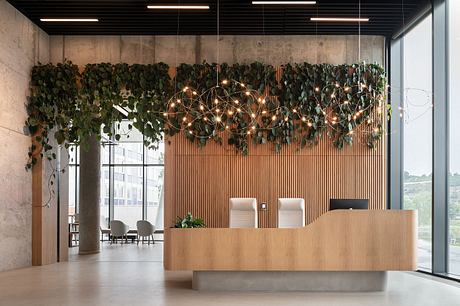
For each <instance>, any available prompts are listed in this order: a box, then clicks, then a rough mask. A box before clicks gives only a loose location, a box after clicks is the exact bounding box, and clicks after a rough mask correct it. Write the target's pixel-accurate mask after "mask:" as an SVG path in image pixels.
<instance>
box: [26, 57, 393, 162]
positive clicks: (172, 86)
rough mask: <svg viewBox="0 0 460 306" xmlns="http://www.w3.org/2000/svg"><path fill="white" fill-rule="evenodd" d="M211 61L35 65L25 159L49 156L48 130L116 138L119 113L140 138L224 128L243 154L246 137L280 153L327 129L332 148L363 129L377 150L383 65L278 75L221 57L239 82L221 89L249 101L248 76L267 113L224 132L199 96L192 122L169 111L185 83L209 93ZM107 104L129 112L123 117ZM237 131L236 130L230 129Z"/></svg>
mask: <svg viewBox="0 0 460 306" xmlns="http://www.w3.org/2000/svg"><path fill="white" fill-rule="evenodd" d="M216 68H217V65H216V64H208V63H203V64H195V65H188V64H181V65H180V66H179V67H177V71H176V77H175V79H171V78H170V76H169V74H168V69H169V67H168V66H167V65H166V64H164V63H158V64H149V65H139V64H134V65H128V64H109V63H101V64H88V65H86V67H85V68H84V70H83V71H82V72H79V69H78V67H77V66H75V65H73V64H72V63H71V62H65V63H62V64H58V65H51V64H47V65H38V66H35V67H34V68H33V70H32V82H31V85H32V88H31V96H30V99H29V103H28V106H27V107H28V113H29V117H28V119H27V121H26V125H27V126H28V128H29V130H30V132H31V133H32V134H33V135H34V138H35V142H34V143H35V144H34V145H33V146H32V147H31V148H30V150H29V162H28V165H27V166H28V167H29V168H30V167H32V165H33V164H34V163H35V162H36V156H35V153H36V152H37V151H38V152H40V154H42V156H43V155H44V154H45V155H46V157H47V158H49V159H52V158H53V157H54V156H53V155H52V154H51V155H50V154H47V153H49V152H51V149H52V146H51V145H50V138H51V137H53V138H54V139H55V140H56V141H57V143H58V144H63V145H65V146H68V145H69V144H70V143H75V144H82V145H83V146H84V145H85V140H86V139H88V137H89V136H90V135H97V136H98V137H101V133H102V132H104V133H106V134H108V135H109V136H114V137H115V139H119V138H120V135H117V134H115V132H114V131H113V129H112V127H113V124H114V123H117V122H120V121H121V120H123V119H124V118H127V119H130V120H131V121H132V122H133V126H134V127H135V128H137V129H138V130H139V131H141V132H142V133H143V134H144V135H145V139H146V145H147V146H155V145H156V144H157V143H158V141H159V140H161V139H162V135H163V133H165V134H166V135H170V136H172V135H175V134H177V133H179V132H187V131H189V132H190V133H185V135H186V137H188V138H189V139H190V140H191V141H194V142H197V144H198V145H199V146H204V145H206V143H207V141H209V140H213V141H216V142H218V143H222V137H221V135H222V134H223V133H225V132H227V133H228V134H229V137H228V142H229V144H231V145H233V146H234V147H235V149H236V151H238V152H242V153H243V154H247V153H248V143H249V142H250V141H252V142H254V143H255V144H265V143H272V144H273V145H274V148H275V150H276V151H279V150H281V148H282V146H283V145H286V144H292V143H296V144H298V145H299V147H300V148H304V147H306V146H311V145H315V144H316V143H317V142H318V141H319V139H320V138H322V137H324V136H328V137H330V138H331V139H332V141H333V142H334V144H335V146H336V147H337V148H342V147H343V146H344V145H345V144H352V143H353V139H354V137H365V141H364V142H365V143H366V145H367V146H368V147H369V148H374V147H375V144H376V143H377V142H378V140H379V139H380V138H381V136H382V129H383V127H382V116H381V115H380V113H381V111H382V110H381V109H382V103H383V101H384V98H385V89H386V76H385V72H384V69H383V68H382V67H381V66H378V65H374V64H368V65H365V64H360V65H358V64H354V65H338V66H335V65H328V64H318V65H311V64H307V63H303V64H288V65H286V66H285V67H283V72H282V77H281V80H280V81H277V79H276V69H275V68H274V67H273V66H270V65H265V64H262V63H258V62H256V63H252V64H248V65H241V64H234V65H227V64H221V65H220V70H219V79H220V80H236V81H238V82H233V83H229V84H228V86H227V87H226V88H225V91H226V94H229V95H233V96H241V100H242V101H243V103H253V102H244V94H243V92H242V91H241V88H240V84H245V86H246V87H247V88H248V89H249V90H251V91H253V92H256V93H257V94H258V95H260V96H261V97H264V98H265V97H266V101H267V105H266V110H267V111H266V115H264V116H262V117H261V118H260V120H259V121H258V122H257V128H256V127H253V128H254V129H255V131H254V132H253V133H250V134H247V133H244V132H245V131H246V130H248V131H249V128H251V127H250V125H249V124H248V122H249V120H250V118H248V114H247V113H241V114H236V115H234V116H232V117H230V116H227V117H225V118H223V119H225V123H226V124H230V125H231V126H232V128H231V129H229V131H225V128H224V125H222V124H218V123H217V122H212V121H208V122H204V121H202V120H198V119H200V118H202V114H200V112H199V110H198V109H195V108H197V107H198V104H197V105H195V104H190V105H188V106H189V111H188V113H187V114H186V115H187V116H191V118H192V119H193V125H189V126H184V124H183V122H182V121H181V119H182V118H183V116H184V110H183V109H181V108H178V107H177V106H175V107H174V111H172V112H171V111H170V108H171V106H172V105H171V97H174V96H175V93H176V92H180V91H181V89H182V88H184V87H185V86H187V87H191V88H193V89H194V90H196V91H198V92H206V91H207V90H208V89H209V88H212V87H213V86H215V85H216V80H217V77H218V76H217V69H216ZM217 90H223V89H220V88H218V89H217ZM185 97H186V96H185ZM186 98H187V97H186ZM203 99H204V100H201V102H200V103H204V104H209V105H211V104H212V101H211V100H210V99H213V97H211V96H209V97H204V98H203ZM207 99H208V100H209V101H207ZM264 102H265V100H264ZM114 106H116V107H118V108H120V107H121V108H123V109H125V110H128V115H127V117H125V116H124V115H123V114H122V113H121V112H120V111H119V110H117V109H116V108H115V107H114ZM190 107H192V110H191V111H190ZM247 107H248V109H251V107H253V106H252V105H247ZM326 110H327V114H326ZM200 116H201V117H200ZM275 117H276V119H275V120H274V119H273V118H275ZM328 118H329V121H328ZM330 118H333V122H332V123H331V122H330V121H331V119H330ZM361 125H368V127H372V129H369V128H367V129H363V130H365V131H367V132H365V133H363V135H356V134H353V132H354V131H356V130H357V127H359V126H361ZM101 127H102V130H101ZM130 128H132V126H130ZM236 129H237V130H238V131H239V133H236V132H234V133H232V131H234V130H236ZM241 131H242V132H243V133H240V132H241ZM51 133H53V134H52V135H51Z"/></svg>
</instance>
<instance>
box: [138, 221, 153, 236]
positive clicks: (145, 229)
mask: <svg viewBox="0 0 460 306" xmlns="http://www.w3.org/2000/svg"><path fill="white" fill-rule="evenodd" d="M136 226H137V234H138V235H139V236H150V235H153V233H154V232H155V226H154V225H153V224H152V223H150V222H149V221H147V220H139V221H137V223H136Z"/></svg>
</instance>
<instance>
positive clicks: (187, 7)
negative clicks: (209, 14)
mask: <svg viewBox="0 0 460 306" xmlns="http://www.w3.org/2000/svg"><path fill="white" fill-rule="evenodd" d="M147 8H148V9H151V10H209V5H147Z"/></svg>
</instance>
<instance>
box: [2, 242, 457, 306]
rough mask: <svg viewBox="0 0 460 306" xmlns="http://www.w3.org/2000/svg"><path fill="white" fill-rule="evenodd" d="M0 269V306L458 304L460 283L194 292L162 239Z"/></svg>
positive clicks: (409, 281)
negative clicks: (170, 261)
mask: <svg viewBox="0 0 460 306" xmlns="http://www.w3.org/2000/svg"><path fill="white" fill-rule="evenodd" d="M76 252H77V248H73V249H71V253H72V255H71V261H70V262H66V263H60V264H55V265H49V266H44V267H31V268H25V269H20V270H14V271H8V272H3V273H0V305H2V306H3V305H5V306H6V305H7V306H10V305H43V306H45V305H46V306H52V305H123V306H127V305H135V306H139V305H203V306H206V305H212V306H214V305H232V306H234V305H263V306H269V305H277V306H284V305H314V306H323V305H327V306H335V305H360V306H361V305H372V306H380V305H388V306H390V305H391V306H398V305H400V306H403V305H404V306H406V305H407V306H425V305H426V306H429V305H433V306H434V305H436V306H450V305H452V306H454V305H458V306H460V284H459V283H457V282H450V281H446V280H440V279H438V278H432V277H427V276H424V275H421V274H419V273H403V272H391V273H390V274H389V284H388V290H387V291H386V292H375V293H320V292H244V293H239V292H198V291H194V290H192V289H191V277H192V274H191V273H189V272H180V273H178V272H165V271H164V270H163V266H162V243H156V244H155V245H150V246H148V245H142V246H137V245H136V244H127V245H125V244H124V245H121V244H118V245H115V244H114V245H109V244H108V243H105V244H104V246H103V250H102V252H101V253H100V254H96V255H86V256H78V255H76Z"/></svg>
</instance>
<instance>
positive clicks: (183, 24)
mask: <svg viewBox="0 0 460 306" xmlns="http://www.w3.org/2000/svg"><path fill="white" fill-rule="evenodd" d="M8 2H10V3H11V4H12V5H13V6H14V7H16V8H17V9H18V10H19V11H21V12H22V13H23V14H25V15H26V16H27V17H28V18H30V19H31V20H32V21H33V22H35V23H36V24H38V25H39V26H40V27H41V28H42V29H43V30H45V31H46V32H47V33H48V34H51V35H53V34H67V35H82V34H83V35H110V34H113V35H174V34H176V33H177V32H179V33H180V34H183V35H186V34H190V35H214V34H216V29H217V26H216V25H217V18H216V17H217V2H216V1H210V0H192V1H189V0H187V1H186V0H182V1H180V4H207V5H209V6H210V10H205V11H184V10H182V11H180V13H178V11H177V10H173V11H158V10H149V9H147V5H148V4H178V3H179V1H177V0H175V1H161V0H160V1H154V0H152V1H145V0H143V1H141V0H109V1H107V0H80V1H58V0H41V1H32V0H28V1H22V0H8ZM402 3H404V5H403V4H402ZM430 3H431V1H430V0H361V16H362V17H368V18H370V21H369V22H368V23H361V34H364V35H365V34H372V35H384V36H391V35H392V34H393V33H395V32H396V31H398V30H399V29H401V27H402V25H403V24H404V23H406V24H407V23H408V22H409V21H410V20H411V19H412V18H413V17H414V16H416V15H418V14H419V13H420V12H421V11H423V10H425V9H426V8H427V7H428V6H429V5H430ZM358 7H359V2H358V0H349V1H346V0H344V1H340V0H317V4H316V5H308V6H305V5H299V6H291V5H276V6H275V5H270V6H269V5H265V6H262V5H252V4H251V0H245V1H231V0H220V33H221V34H222V35H225V34H235V35H236V34H240V35H250V34H278V35H294V34H316V33H317V34H357V33H358V25H357V24H340V23H332V24H327V23H318V24H316V23H315V22H311V21H310V18H311V17H316V16H318V17H357V16H358V12H359V10H358ZM66 17H67V18H72V17H73V18H76V17H81V18H98V19H99V20H100V21H99V22H97V23H73V24H70V23H45V22H41V21H40V18H66ZM178 25H179V27H178ZM178 29H179V31H178Z"/></svg>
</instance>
